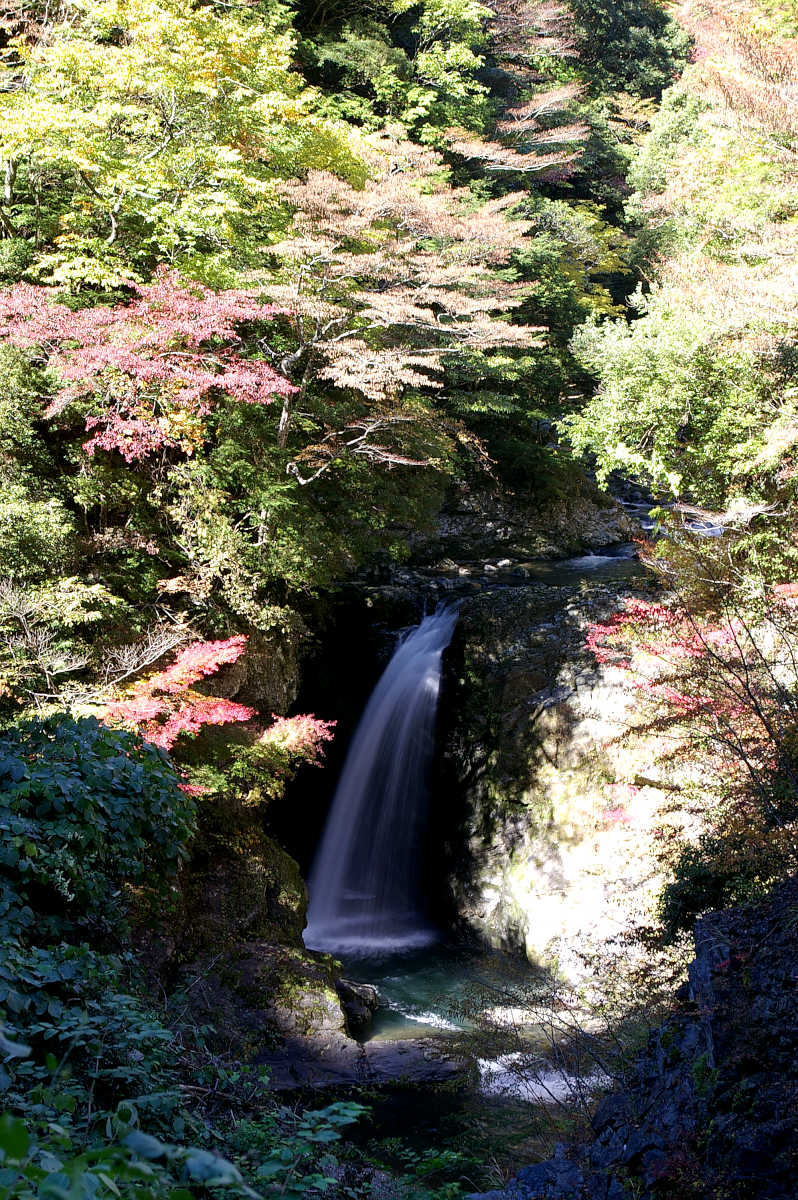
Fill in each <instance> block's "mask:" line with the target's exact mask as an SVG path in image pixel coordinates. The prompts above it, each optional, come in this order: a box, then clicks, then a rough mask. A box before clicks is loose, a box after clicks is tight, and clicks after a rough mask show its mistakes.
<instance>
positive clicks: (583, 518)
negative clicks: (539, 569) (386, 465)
mask: <svg viewBox="0 0 798 1200" xmlns="http://www.w3.org/2000/svg"><path fill="white" fill-rule="evenodd" d="M634 528H635V527H634V523H633V522H632V521H631V520H630V519H629V517H628V516H627V515H626V513H625V512H624V510H623V509H622V508H621V507H620V506H619V505H618V504H617V503H616V502H615V501H614V500H613V499H612V498H611V497H609V496H607V495H606V493H603V492H600V491H599V490H598V489H597V488H596V487H595V486H594V485H593V484H592V483H590V481H589V480H587V479H585V478H582V479H579V478H575V479H574V480H573V481H572V489H571V491H570V492H569V494H568V495H564V496H562V497H559V498H557V499H554V498H550V499H549V500H548V501H547V502H546V503H545V504H543V505H541V504H540V503H535V502H534V501H533V500H532V499H530V498H525V497H522V496H514V495H512V494H511V493H508V492H497V491H486V490H480V489H476V488H469V487H467V486H464V485H463V486H461V487H460V488H459V490H458V491H456V492H455V493H454V494H453V495H452V496H451V497H450V498H449V500H448V502H447V503H446V504H445V505H444V508H443V510H442V512H441V514H440V516H439V518H438V522H437V526H436V528H435V530H434V531H433V533H432V534H431V535H430V534H427V535H424V536H423V537H422V536H417V537H415V538H413V540H412V546H413V551H414V557H415V558H417V559H421V558H423V559H425V560H427V561H434V560H439V559H441V558H442V557H444V556H445V557H448V558H449V559H451V560H453V561H456V562H463V561H467V560H474V559H478V558H498V559H502V558H511V559H516V560H523V559H536V558H567V557H568V556H569V555H571V554H578V553H583V552H584V551H586V550H599V549H601V548H602V547H604V546H609V545H611V544H612V543H614V542H625V541H628V540H629V539H630V538H631V537H632V536H633V533H634Z"/></svg>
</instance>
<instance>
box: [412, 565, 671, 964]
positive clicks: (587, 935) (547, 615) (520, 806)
mask: <svg viewBox="0 0 798 1200" xmlns="http://www.w3.org/2000/svg"><path fill="white" fill-rule="evenodd" d="M641 587H643V588H644V587H645V581H644V580H642V579H641V580H639V581H637V583H636V585H635V587H630V585H629V583H628V582H627V583H626V584H624V583H623V582H622V581H621V582H619V584H618V585H617V586H616V585H613V586H607V585H606V584H604V583H602V584H598V583H596V584H591V583H589V582H586V581H582V582H581V583H578V584H574V585H569V586H548V585H544V584H529V585H524V586H519V587H508V588H505V589H503V590H496V591H492V592H487V593H483V594H480V595H476V596H473V597H470V598H467V599H465V600H463V602H462V604H461V617H460V622H459V625H458V628H457V631H456V633H455V641H454V643H453V647H452V654H451V658H450V675H449V679H448V683H447V688H446V691H445V694H444V698H443V701H442V720H441V729H440V738H441V741H442V743H443V762H442V766H441V773H440V777H439V779H438V781H437V786H436V792H437V794H438V795H440V796H443V797H449V798H450V799H449V800H448V802H447V803H446V806H445V819H446V820H448V821H449V823H450V826H451V836H450V839H449V864H450V865H449V872H450V886H451V896H452V907H453V909H454V911H455V912H456V913H457V914H458V916H459V919H460V920H461V922H462V923H464V924H465V926H466V927H467V928H468V929H470V930H472V931H473V932H475V933H476V934H478V935H479V936H480V937H481V938H483V939H484V940H487V941H488V942H489V943H491V944H493V945H494V946H497V947H504V948H507V949H511V950H522V951H524V952H525V953H526V955H527V957H528V958H529V959H530V960H531V961H533V962H542V963H545V964H546V965H554V966H556V967H558V968H559V970H560V972H561V973H562V974H563V975H565V976H566V977H570V978H574V977H578V976H579V971H580V966H579V962H578V961H577V959H576V957H575V955H574V953H573V947H574V946H577V945H582V946H584V945H586V944H588V943H591V942H592V943H596V942H598V943H601V942H602V941H604V940H606V939H608V938H610V937H612V936H614V935H615V934H616V933H617V932H618V929H619V927H621V926H622V925H623V924H626V923H628V922H630V921H631V920H632V919H633V918H636V917H640V916H642V915H644V914H645V911H646V907H647V905H648V904H649V903H650V900H651V897H652V896H653V894H654V892H655V890H656V887H657V884H658V872H657V868H656V863H655V854H654V841H655V831H656V828H657V825H658V824H659V823H661V822H662V821H670V822H673V823H675V822H680V821H681V820H682V818H681V817H680V816H679V815H678V814H676V813H670V814H667V815H663V814H662V812H661V811H660V810H661V809H662V807H663V799H664V797H665V795H666V793H665V791H664V790H663V786H664V783H665V782H666V781H665V780H663V779H662V778H661V777H660V768H659V767H658V766H657V765H656V754H655V750H654V747H653V745H651V744H650V743H649V742H647V740H646V738H645V737H643V738H636V739H635V743H634V747H630V745H629V742H628V741H625V742H624V743H623V744H622V743H621V738H622V735H623V733H624V731H625V730H626V729H627V728H628V727H629V726H630V725H634V724H635V723H636V721H637V720H638V716H637V711H636V710H637V707H638V703H639V702H638V697H637V696H636V695H635V692H634V690H633V689H631V688H630V687H629V683H628V680H627V679H626V678H625V677H624V676H622V674H621V673H620V672H619V671H617V670H616V669H614V668H613V669H609V668H598V667H597V666H596V663H595V661H594V659H593V658H592V656H591V655H590V654H589V653H588V652H587V651H586V650H585V646H584V639H585V634H586V631H587V627H588V625H589V624H590V623H591V622H595V621H602V620H606V618H607V617H608V616H609V614H610V613H612V612H613V611H615V610H616V609H617V608H619V607H620V606H621V604H622V600H623V596H624V595H625V594H629V593H630V591H632V592H633V591H635V590H639V589H640V588H641ZM672 783H673V781H669V786H670V785H671V784H672ZM439 807H440V806H439ZM438 819H440V817H439V818H438Z"/></svg>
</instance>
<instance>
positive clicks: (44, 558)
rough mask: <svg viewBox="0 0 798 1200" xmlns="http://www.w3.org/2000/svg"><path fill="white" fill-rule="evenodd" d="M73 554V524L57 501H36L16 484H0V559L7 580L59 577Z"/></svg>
mask: <svg viewBox="0 0 798 1200" xmlns="http://www.w3.org/2000/svg"><path fill="white" fill-rule="evenodd" d="M74 554H75V526H74V522H73V520H72V517H71V515H70V514H69V513H68V512H67V510H66V509H65V508H64V505H63V503H62V502H61V501H60V500H58V499H56V498H55V497H53V498H51V499H49V500H40V499H37V498H35V497H34V496H33V495H32V494H31V492H30V491H29V490H28V489H27V488H25V487H23V486H22V485H20V484H16V483H6V484H3V483H1V482H0V558H2V562H3V567H4V569H5V571H6V573H7V575H8V576H9V577H10V578H11V579H15V580H29V579H37V580H38V579H42V578H44V577H46V576H48V575H59V574H61V573H62V572H63V571H64V570H65V569H67V568H68V567H69V565H70V562H71V561H72V560H73V557H74Z"/></svg>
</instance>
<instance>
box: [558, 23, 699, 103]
mask: <svg viewBox="0 0 798 1200" xmlns="http://www.w3.org/2000/svg"><path fill="white" fill-rule="evenodd" d="M569 8H570V9H571V11H572V13H573V15H574V18H575V21H576V28H577V45H578V49H579V56H580V63H581V64H582V68H583V69H584V70H585V71H586V72H587V75H588V77H589V78H590V80H591V83H592V86H593V88H594V89H597V90H600V91H603V92H611V91H620V90H626V91H630V92H633V93H634V94H635V95H638V96H658V95H659V94H660V92H662V91H663V89H664V88H666V87H667V86H668V85H669V84H670V83H672V82H673V80H674V78H675V76H676V75H677V74H678V73H679V72H680V71H681V70H682V69H683V68H684V66H685V63H686V62H687V54H688V50H689V46H690V41H689V38H688V36H687V34H686V33H685V32H684V30H683V29H682V28H681V27H680V26H679V25H678V24H677V23H676V21H675V20H674V19H673V18H672V17H671V16H669V14H668V12H667V11H666V8H665V5H664V4H661V3H659V0H570V2H569Z"/></svg>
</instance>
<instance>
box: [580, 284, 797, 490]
mask: <svg viewBox="0 0 798 1200" xmlns="http://www.w3.org/2000/svg"><path fill="white" fill-rule="evenodd" d="M636 307H637V310H638V313H639V314H640V317H639V319H638V320H636V321H634V322H633V323H632V324H631V325H629V324H627V323H626V322H625V321H614V322H608V323H606V324H604V325H598V324H597V323H595V322H591V323H588V324H586V325H584V326H582V327H581V328H580V329H579V330H578V332H577V333H576V334H575V336H574V338H573V341H572V343H571V349H572V351H573V353H574V354H575V355H576V356H577V357H578V358H579V359H580V361H581V362H582V363H583V364H584V366H585V367H586V368H587V369H588V370H590V371H592V372H593V373H594V374H595V375H596V376H597V377H598V379H599V380H600V389H599V392H598V394H597V395H596V397H595V398H594V399H593V400H591V401H589V402H588V404H587V405H586V407H585V408H584V409H583V410H582V412H581V413H579V414H577V415H574V416H573V417H571V418H569V420H568V422H567V428H568V434H569V437H570V439H571V441H572V443H573V445H574V447H575V448H576V449H577V451H580V452H585V451H588V450H590V451H592V452H593V453H594V454H595V455H596V457H597V460H598V470H599V478H600V479H602V480H606V478H607V476H608V474H609V473H610V471H613V470H618V471H621V472H623V473H624V474H626V475H633V476H636V477H638V478H642V479H645V480H646V481H647V482H648V483H649V484H650V485H651V486H653V487H654V489H655V490H658V491H664V492H665V493H666V494H670V495H671V496H675V497H677V498H684V499H690V500H693V501H694V502H697V503H699V504H704V505H707V506H709V507H725V506H726V505H727V504H728V503H729V502H730V501H731V500H732V499H733V498H734V496H735V495H736V494H739V492H741V491H743V489H744V490H745V494H746V495H747V496H749V498H751V499H757V498H760V497H761V496H762V494H763V492H764V491H765V490H766V485H767V479H768V474H769V472H768V471H767V469H766V457H763V455H765V456H766V449H765V448H766V445H767V432H768V429H769V427H770V426H771V424H772V422H773V420H774V417H775V415H776V414H777V413H779V410H782V414H783V418H787V416H788V412H791V407H790V408H789V409H788V410H787V411H785V410H784V403H785V399H786V396H785V392H784V382H785V379H784V371H783V369H780V368H779V366H778V364H777V363H776V364H774V363H773V356H772V351H771V350H770V349H768V351H767V352H766V353H765V354H762V353H761V352H760V351H759V350H758V348H757V347H756V345H755V344H754V345H751V344H750V343H749V344H746V343H745V342H742V341H740V340H737V339H735V338H733V337H731V336H724V331H723V330H722V328H721V329H719V328H718V326H717V325H716V324H715V323H714V322H713V321H712V319H711V314H707V313H696V312H694V311H687V310H686V309H684V308H683V307H682V306H681V304H680V297H679V295H678V294H676V295H674V293H673V292H672V291H670V290H669V289H667V288H662V289H655V290H654V291H653V292H652V294H651V295H650V296H647V297H643V296H642V295H640V294H638V297H637V298H636ZM774 368H775V369H774ZM786 369H787V372H788V375H789V376H790V377H791V375H792V372H793V368H792V367H791V366H789V365H787V367H786ZM776 457H779V456H778V455H776Z"/></svg>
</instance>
